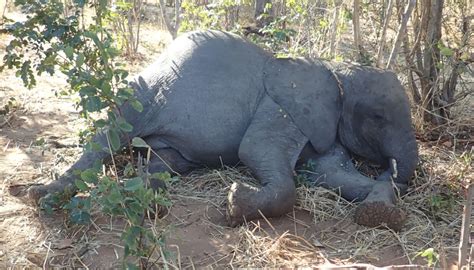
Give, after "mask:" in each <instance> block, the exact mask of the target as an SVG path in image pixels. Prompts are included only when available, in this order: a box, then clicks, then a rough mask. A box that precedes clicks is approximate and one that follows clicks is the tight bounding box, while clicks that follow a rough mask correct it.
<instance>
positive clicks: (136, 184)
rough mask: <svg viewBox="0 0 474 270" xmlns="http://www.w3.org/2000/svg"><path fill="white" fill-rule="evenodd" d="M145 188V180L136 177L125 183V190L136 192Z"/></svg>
mask: <svg viewBox="0 0 474 270" xmlns="http://www.w3.org/2000/svg"><path fill="white" fill-rule="evenodd" d="M141 187H143V179H142V178H141V177H134V178H131V179H129V180H127V181H126V182H125V187H124V190H126V191H136V190H138V189H140V188H141Z"/></svg>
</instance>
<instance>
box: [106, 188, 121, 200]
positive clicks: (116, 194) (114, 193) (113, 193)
mask: <svg viewBox="0 0 474 270" xmlns="http://www.w3.org/2000/svg"><path fill="white" fill-rule="evenodd" d="M107 200H108V201H109V202H110V203H112V204H117V203H120V202H121V201H122V194H120V191H119V190H118V189H117V187H114V188H112V190H110V193H109V194H107Z"/></svg>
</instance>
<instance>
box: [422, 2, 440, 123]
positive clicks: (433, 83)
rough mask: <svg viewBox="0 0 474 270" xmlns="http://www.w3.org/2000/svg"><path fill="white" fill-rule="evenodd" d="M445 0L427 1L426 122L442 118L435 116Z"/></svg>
mask: <svg viewBox="0 0 474 270" xmlns="http://www.w3.org/2000/svg"><path fill="white" fill-rule="evenodd" d="M443 3H444V0H431V1H426V4H427V5H426V7H425V8H427V9H429V12H427V13H425V15H427V16H429V19H428V20H427V29H426V36H425V42H424V52H423V71H422V72H423V78H424V79H423V80H422V81H424V82H423V83H422V89H421V92H422V96H423V101H422V104H421V106H422V109H423V111H424V112H423V120H424V122H428V121H430V122H432V123H436V124H440V123H441V122H442V120H441V119H440V118H439V117H434V115H436V114H438V113H437V110H436V108H437V105H436V100H435V97H436V93H438V74H439V67H438V65H437V64H438V62H439V59H440V52H439V48H438V44H439V41H440V40H441V16H442V12H443Z"/></svg>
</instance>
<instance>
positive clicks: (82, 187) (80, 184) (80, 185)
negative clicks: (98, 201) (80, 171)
mask: <svg viewBox="0 0 474 270" xmlns="http://www.w3.org/2000/svg"><path fill="white" fill-rule="evenodd" d="M74 184H75V185H76V187H77V188H78V189H79V190H80V191H86V190H87V189H88V188H89V187H88V186H87V184H86V183H84V181H82V180H80V179H76V180H75V181H74Z"/></svg>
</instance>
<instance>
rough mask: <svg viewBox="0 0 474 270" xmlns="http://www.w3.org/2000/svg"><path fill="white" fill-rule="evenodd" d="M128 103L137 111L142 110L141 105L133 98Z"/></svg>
mask: <svg viewBox="0 0 474 270" xmlns="http://www.w3.org/2000/svg"><path fill="white" fill-rule="evenodd" d="M129 102H130V105H132V107H133V108H134V109H135V110H136V111H137V112H143V105H142V104H141V103H140V101H138V100H136V99H134V100H130V101H129Z"/></svg>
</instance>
